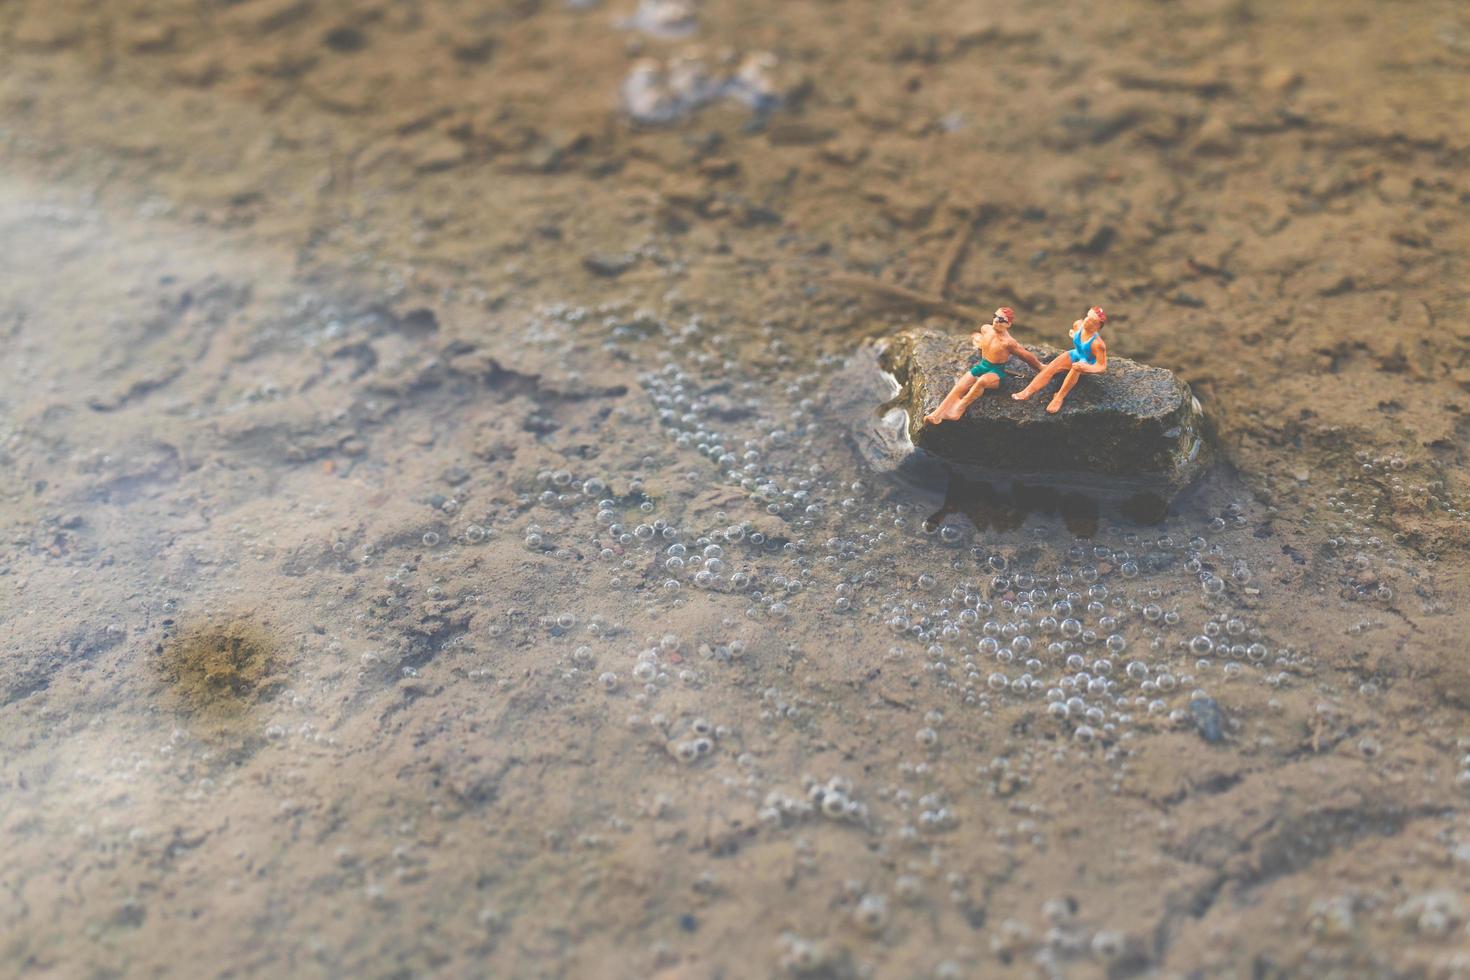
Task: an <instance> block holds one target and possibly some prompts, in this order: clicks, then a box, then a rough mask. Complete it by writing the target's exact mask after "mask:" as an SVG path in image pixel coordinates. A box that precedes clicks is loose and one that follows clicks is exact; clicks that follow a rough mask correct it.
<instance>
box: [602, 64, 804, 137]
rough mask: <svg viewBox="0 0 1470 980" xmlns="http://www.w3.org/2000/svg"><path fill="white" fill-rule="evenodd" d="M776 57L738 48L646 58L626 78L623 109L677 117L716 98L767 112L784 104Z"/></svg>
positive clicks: (641, 116) (638, 115)
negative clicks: (740, 55) (737, 52)
mask: <svg viewBox="0 0 1470 980" xmlns="http://www.w3.org/2000/svg"><path fill="white" fill-rule="evenodd" d="M776 64H777V62H776V57H775V55H772V54H770V53H768V52H764V51H761V52H755V53H752V54H748V55H746V56H745V57H744V58H740V59H738V60H737V57H736V55H735V54H734V53H733V52H725V53H723V54H722V55H721V56H720V57H717V58H715V59H708V58H706V57H705V56H704V55H703V54H702V53H700V52H697V51H689V52H685V53H684V54H681V55H678V56H676V57H674V58H671V59H669V60H668V61H667V62H663V61H659V60H657V59H654V58H642V59H640V60H639V61H638V62H637V63H636V64H634V65H633V67H632V69H631V70H630V71H629V72H628V76H627V77H626V78H625V79H623V84H622V87H621V96H622V103H623V110H624V111H625V112H627V114H628V116H629V117H630V118H632V119H633V120H634V121H636V122H640V123H646V124H664V123H672V122H676V121H678V120H680V119H683V118H685V117H687V116H689V115H692V114H693V113H695V112H697V111H698V110H700V109H702V108H704V107H705V106H707V105H710V104H712V103H714V102H719V101H729V102H734V103H738V104H740V105H743V106H746V107H748V108H749V109H750V110H751V112H753V113H755V115H756V117H757V118H764V117H765V116H766V115H768V114H770V113H771V112H773V111H774V110H775V109H777V108H778V107H779V106H780V105H781V98H782V97H781V89H780V87H779V85H778V83H777V82H776V79H775V75H774V72H775V68H776Z"/></svg>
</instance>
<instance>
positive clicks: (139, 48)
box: [127, 23, 178, 54]
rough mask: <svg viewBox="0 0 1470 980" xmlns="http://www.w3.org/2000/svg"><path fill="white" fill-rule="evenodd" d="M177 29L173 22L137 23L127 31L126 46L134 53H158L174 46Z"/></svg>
mask: <svg viewBox="0 0 1470 980" xmlns="http://www.w3.org/2000/svg"><path fill="white" fill-rule="evenodd" d="M177 36H178V30H177V29H176V28H175V27H174V25H173V24H163V23H149V24H139V25H138V26H137V27H135V28H133V29H132V30H131V31H130V32H129V33H128V39H127V43H128V48H129V49H130V50H132V51H133V52H134V53H136V54H158V53H159V52H162V51H168V50H169V49H171V48H172V47H173V46H174V40H175V38H176V37H177Z"/></svg>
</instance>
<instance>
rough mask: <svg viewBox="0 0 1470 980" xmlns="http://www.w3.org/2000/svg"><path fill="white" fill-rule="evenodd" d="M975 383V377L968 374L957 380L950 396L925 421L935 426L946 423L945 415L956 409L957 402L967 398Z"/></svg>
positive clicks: (950, 390) (950, 391) (945, 397)
mask: <svg viewBox="0 0 1470 980" xmlns="http://www.w3.org/2000/svg"><path fill="white" fill-rule="evenodd" d="M974 383H975V379H974V377H973V376H971V375H970V374H969V373H968V372H966V373H965V374H962V375H960V376H959V378H957V379H956V380H955V383H954V387H953V388H951V389H949V394H947V395H945V396H944V401H942V402H940V403H939V407H938V408H936V409H935V410H934V411H932V412H930V413H929V414H928V415H926V416H924V421H925V422H928V423H929V424H930V425H935V424H937V423H939V422H942V421H944V419H945V418H946V417H947V416H946V415H945V413H946V412H948V411H949V410H950V409H951V408H953V407H954V405H955V402H957V401H959V400H960V399H961V398H963V397H965V392H967V391H969V390H970V387H971V386H972V385H973V384H974Z"/></svg>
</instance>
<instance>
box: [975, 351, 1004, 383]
mask: <svg viewBox="0 0 1470 980" xmlns="http://www.w3.org/2000/svg"><path fill="white" fill-rule="evenodd" d="M970 373H971V374H973V375H974V376H975V377H977V378H978V377H980V375H982V374H993V375H995V376H996V377H997V378H999V379H1000V380H1002V381H1004V380H1005V379H1006V369H1005V368H1003V367H1001V366H1000V365H999V364H991V363H990V362H989V361H987V360H986V359H985V358H983V357H982V358H980V363H979V364H976V365H975V366H974V367H972V368H970Z"/></svg>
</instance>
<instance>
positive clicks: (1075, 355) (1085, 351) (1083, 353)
mask: <svg viewBox="0 0 1470 980" xmlns="http://www.w3.org/2000/svg"><path fill="white" fill-rule="evenodd" d="M1096 339H1097V334H1093V335H1092V337H1091V339H1089V340H1088V341H1087V346H1085V347H1084V346H1083V345H1082V328H1081V327H1078V328H1077V332H1076V333H1074V334H1073V335H1072V363H1073V364H1076V363H1077V362H1078V361H1082V362H1083V363H1085V364H1096V363H1097V358H1095V357H1093V356H1092V342H1093V341H1094V340H1096Z"/></svg>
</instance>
